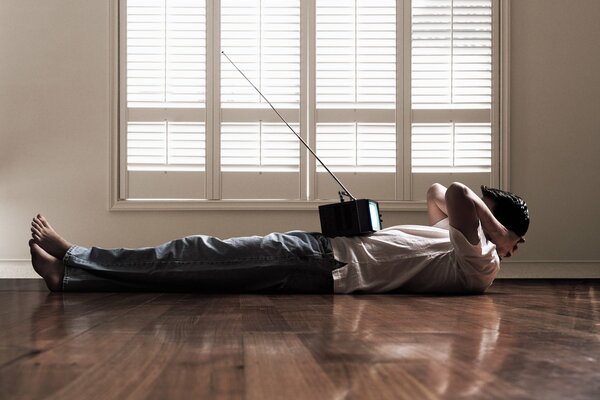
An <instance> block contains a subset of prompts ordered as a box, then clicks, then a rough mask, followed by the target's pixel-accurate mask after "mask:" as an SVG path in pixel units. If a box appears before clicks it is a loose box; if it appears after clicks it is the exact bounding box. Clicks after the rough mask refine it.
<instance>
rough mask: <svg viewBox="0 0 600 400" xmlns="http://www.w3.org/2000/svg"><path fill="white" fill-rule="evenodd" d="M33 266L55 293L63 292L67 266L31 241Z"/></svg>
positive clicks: (30, 248)
mask: <svg viewBox="0 0 600 400" xmlns="http://www.w3.org/2000/svg"><path fill="white" fill-rule="evenodd" d="M29 251H30V253H31V264H32V265H33V269H34V270H35V272H37V273H38V274H39V275H40V276H41V277H42V278H44V281H45V282H46V286H48V289H50V290H51V291H53V292H60V291H62V281H63V278H64V276H65V266H64V264H63V263H62V261H61V260H59V259H58V258H56V257H53V256H51V255H50V254H48V253H46V252H45V251H44V250H43V249H42V248H41V247H40V246H38V245H37V244H36V243H35V241H34V240H33V239H32V240H30V241H29Z"/></svg>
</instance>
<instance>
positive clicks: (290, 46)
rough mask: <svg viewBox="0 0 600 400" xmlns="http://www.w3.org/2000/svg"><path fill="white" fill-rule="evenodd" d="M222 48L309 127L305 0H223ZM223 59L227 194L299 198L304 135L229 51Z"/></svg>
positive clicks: (223, 180) (223, 181)
mask: <svg viewBox="0 0 600 400" xmlns="http://www.w3.org/2000/svg"><path fill="white" fill-rule="evenodd" d="M221 50H223V51H224V52H225V53H226V54H227V56H228V57H229V58H230V59H231V60H232V61H233V62H234V63H235V64H236V65H237V66H238V68H240V70H241V71H242V72H243V73H244V74H245V75H246V76H247V77H248V79H250V81H251V82H252V83H253V84H254V85H255V86H256V87H257V88H258V89H259V90H260V91H261V92H262V93H263V94H264V95H265V97H267V99H269V101H270V102H271V103H272V104H273V105H274V106H275V107H276V108H277V110H278V111H280V112H281V113H282V114H283V115H284V116H285V118H286V120H287V121H288V122H289V123H290V124H291V125H292V126H293V127H294V130H295V131H296V132H297V133H301V131H300V126H299V119H300V115H299V111H300V65H301V64H300V1H299V0H221ZM220 60H221V82H220V83H221V107H222V112H221V135H220V143H221V195H222V197H223V198H279V197H284V198H298V197H299V196H300V181H299V176H300V147H299V142H298V139H297V138H296V136H295V135H294V134H293V133H292V132H291V131H290V130H289V128H288V127H287V126H285V125H284V124H283V123H282V122H281V120H280V119H279V117H278V116H277V114H276V113H275V112H274V111H272V110H271V108H270V106H269V105H268V103H267V102H266V101H265V100H264V99H263V98H262V97H261V96H260V95H259V94H258V92H257V91H256V90H255V89H254V88H253V87H252V86H251V85H250V83H249V82H248V81H247V80H246V79H245V78H244V77H243V76H242V75H241V74H240V72H239V71H238V70H237V69H235V67H234V66H233V65H232V64H231V63H230V62H229V61H228V60H227V58H225V57H224V56H223V57H221V58H220ZM253 110H256V111H253ZM257 110H260V111H257ZM240 181H243V182H251V184H250V185H241V184H240ZM286 181H287V183H282V182H286ZM275 185H279V186H281V187H280V188H278V189H276V190H273V189H272V188H273V187H274V186H275Z"/></svg>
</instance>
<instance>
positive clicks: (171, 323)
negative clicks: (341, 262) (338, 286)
mask: <svg viewBox="0 0 600 400" xmlns="http://www.w3.org/2000/svg"><path fill="white" fill-rule="evenodd" d="M0 304H2V306H1V307H0V399H82V398H94V399H95V398H102V399H124V398H128V399H166V398H168V399H189V398H217V399H221V398H222V399H242V398H243V399H311V400H315V399H333V398H336V399H337V398H369V399H379V398H381V399H456V398H473V399H506V398H514V399H540V398H543V399H598V398H600V360H599V358H600V280H500V281H497V282H496V283H495V284H494V285H493V286H492V287H491V288H490V290H489V291H488V292H487V293H486V294H485V295H481V296H416V295H362V296H346V295H337V296H333V295H314V296H313V295H311V296H308V295H305V296H302V295H278V296H275V295H273V296H270V295H231V294H230V295H202V294H189V293H188V294H184V293H182V294H177V293H162V294H161V293H121V294H116V293H65V294H53V293H49V292H48V291H47V289H46V288H45V286H44V284H43V282H42V281H39V280H18V279H5V280H0Z"/></svg>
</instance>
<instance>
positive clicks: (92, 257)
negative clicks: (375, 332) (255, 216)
mask: <svg viewBox="0 0 600 400" xmlns="http://www.w3.org/2000/svg"><path fill="white" fill-rule="evenodd" d="M63 263H64V265H65V277H64V280H63V290H65V291H111V292H112V291H186V292H187V291H192V292H213V293H214V292H219V293H223V292H229V293H232V292H236V293H240V292H253V293H333V278H332V275H331V271H332V270H334V269H336V268H339V267H340V266H342V265H343V263H340V262H338V261H336V260H335V259H334V257H333V251H332V249H331V244H330V242H329V239H327V238H326V237H325V236H323V235H321V234H320V233H307V232H301V231H293V232H287V233H272V234H270V235H267V236H264V237H262V236H250V237H239V238H231V239H226V240H221V239H218V238H216V237H212V236H202V235H198V236H188V237H185V238H182V239H178V240H173V241H171V242H168V243H164V244H162V245H160V246H157V247H147V248H140V249H102V248H97V247H92V248H84V247H80V246H73V247H71V248H70V249H69V251H67V254H66V255H65V257H64V258H63Z"/></svg>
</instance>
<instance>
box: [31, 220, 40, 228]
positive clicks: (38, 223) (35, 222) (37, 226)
mask: <svg viewBox="0 0 600 400" xmlns="http://www.w3.org/2000/svg"><path fill="white" fill-rule="evenodd" d="M31 226H33V227H36V228H37V229H39V230H40V231H41V230H42V224H41V223H40V222H38V221H36V220H33V222H32V223H31Z"/></svg>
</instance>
